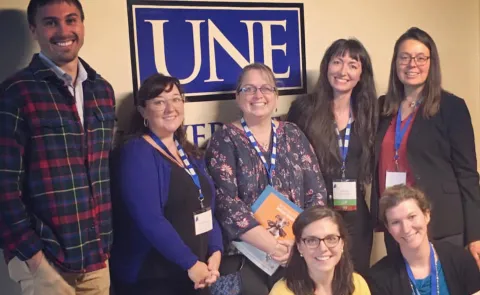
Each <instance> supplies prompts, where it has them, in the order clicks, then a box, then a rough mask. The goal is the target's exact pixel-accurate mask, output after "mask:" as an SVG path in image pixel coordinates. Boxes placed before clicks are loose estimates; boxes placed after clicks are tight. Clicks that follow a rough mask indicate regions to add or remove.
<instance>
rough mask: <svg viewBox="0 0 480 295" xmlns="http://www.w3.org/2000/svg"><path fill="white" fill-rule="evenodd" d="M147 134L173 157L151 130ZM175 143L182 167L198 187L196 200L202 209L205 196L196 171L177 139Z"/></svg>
mask: <svg viewBox="0 0 480 295" xmlns="http://www.w3.org/2000/svg"><path fill="white" fill-rule="evenodd" d="M149 135H150V137H151V138H152V139H153V140H154V141H155V143H156V144H158V146H159V147H161V148H162V150H164V151H165V152H166V153H167V154H168V155H169V156H170V157H172V158H173V159H175V157H174V156H173V155H172V153H171V152H170V151H169V150H168V148H167V147H166V146H165V144H164V143H163V142H162V141H161V140H160V138H158V136H156V135H155V134H154V133H153V132H151V131H150V132H149ZM175 145H176V146H177V150H178V154H179V155H180V158H181V159H182V161H183V164H184V167H183V168H184V169H185V171H186V172H187V173H188V174H189V175H190V177H192V180H193V182H194V183H195V185H196V186H197V188H198V193H199V196H198V200H199V201H200V207H201V208H202V209H203V208H204V206H203V200H204V199H205V197H204V196H203V193H202V187H201V186H200V179H199V177H198V175H197V173H196V172H195V169H193V166H192V164H190V161H189V160H188V157H187V154H186V153H185V151H184V150H183V148H182V146H181V145H180V143H179V142H178V140H177V139H175Z"/></svg>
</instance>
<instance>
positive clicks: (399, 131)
mask: <svg viewBox="0 0 480 295" xmlns="http://www.w3.org/2000/svg"><path fill="white" fill-rule="evenodd" d="M420 103H421V100H418V101H417V102H416V103H415V106H414V108H415V109H416V108H417V106H418V105H419V104H420ZM415 109H414V110H413V112H412V113H411V114H410V115H409V116H408V118H407V121H406V122H405V125H404V126H403V128H402V107H401V106H400V107H399V108H398V113H397V125H396V126H395V147H394V148H395V155H394V157H393V159H394V160H395V164H396V165H397V170H398V158H399V155H398V151H399V150H400V145H401V144H402V140H403V137H404V136H405V133H406V132H407V130H408V126H410V123H411V122H412V118H413V115H414V113H415Z"/></svg>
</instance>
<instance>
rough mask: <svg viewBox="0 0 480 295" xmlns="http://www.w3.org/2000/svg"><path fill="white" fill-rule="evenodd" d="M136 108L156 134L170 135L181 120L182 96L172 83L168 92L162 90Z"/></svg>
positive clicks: (180, 123) (161, 135) (182, 110)
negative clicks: (142, 105)
mask: <svg viewBox="0 0 480 295" xmlns="http://www.w3.org/2000/svg"><path fill="white" fill-rule="evenodd" d="M167 90H168V88H167ZM138 110H139V112H140V114H141V115H142V117H143V118H144V119H146V120H147V121H148V127H149V128H150V130H152V131H153V132H154V133H155V134H156V135H157V136H159V137H161V138H162V137H167V136H172V135H173V134H174V132H175V131H176V130H177V129H178V128H179V127H180V126H181V125H182V122H183V118H184V98H183V96H182V95H181V94H180V91H179V89H178V88H177V86H175V85H173V86H172V88H171V90H170V91H169V92H167V91H163V92H162V93H160V95H158V96H157V97H155V98H153V99H149V100H147V101H145V107H141V106H139V107H138Z"/></svg>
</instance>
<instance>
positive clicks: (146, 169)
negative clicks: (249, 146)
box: [110, 74, 222, 295]
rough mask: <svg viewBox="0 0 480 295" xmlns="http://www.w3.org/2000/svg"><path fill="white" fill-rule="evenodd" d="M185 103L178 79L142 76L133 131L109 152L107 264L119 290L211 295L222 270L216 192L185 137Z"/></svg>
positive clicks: (126, 292)
mask: <svg viewBox="0 0 480 295" xmlns="http://www.w3.org/2000/svg"><path fill="white" fill-rule="evenodd" d="M184 101H185V96H184V93H183V91H182V88H181V86H180V83H179V81H178V79H176V78H173V77H168V76H164V75H161V74H154V75H153V76H151V77H149V78H148V79H146V80H145V82H144V83H143V85H142V86H141V87H140V89H139V92H138V95H137V100H136V106H137V110H138V113H137V114H136V115H137V116H136V118H135V119H134V121H133V122H132V128H131V129H132V131H131V132H128V133H129V134H130V135H131V136H128V137H129V139H128V140H126V141H125V142H124V144H123V145H122V146H121V147H120V148H119V149H118V150H117V151H115V152H114V153H113V158H114V160H112V161H111V162H112V167H111V170H112V194H113V196H112V199H113V202H112V204H113V205H112V206H113V207H114V208H113V214H114V218H113V219H114V228H115V240H114V243H113V246H112V252H111V253H112V256H111V259H110V264H111V273H112V285H113V286H114V289H115V293H116V294H117V295H122V294H135V295H136V294H142V295H146V294H165V295H167V294H172V295H173V294H182V295H183V294H185V295H189V294H202V295H203V294H210V292H209V289H208V286H210V285H211V284H213V283H214V282H215V281H216V279H217V278H218V276H219V272H218V267H219V265H220V260H221V251H222V237H221V232H220V229H219V226H218V223H217V221H216V220H215V219H214V217H213V210H214V204H215V201H214V196H215V195H214V192H215V191H214V188H213V183H212V181H211V179H210V177H209V176H208V174H207V173H206V171H205V167H204V164H203V159H202V157H201V154H200V153H199V151H198V150H197V149H196V148H195V146H193V145H192V144H191V143H189V142H188V141H187V139H186V135H185V131H184V129H183V120H184Z"/></svg>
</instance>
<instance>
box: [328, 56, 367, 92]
mask: <svg viewBox="0 0 480 295" xmlns="http://www.w3.org/2000/svg"><path fill="white" fill-rule="evenodd" d="M361 75H362V63H361V62H360V61H359V60H357V59H354V58H352V57H351V56H350V54H349V53H348V52H346V53H345V54H343V56H341V55H337V56H333V57H332V58H331V60H330V62H329V63H328V72H327V77H328V82H329V83H330V86H332V88H333V93H334V95H335V96H336V95H339V94H351V93H352V90H353V88H355V86H356V85H357V83H358V81H360V77H361Z"/></svg>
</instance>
